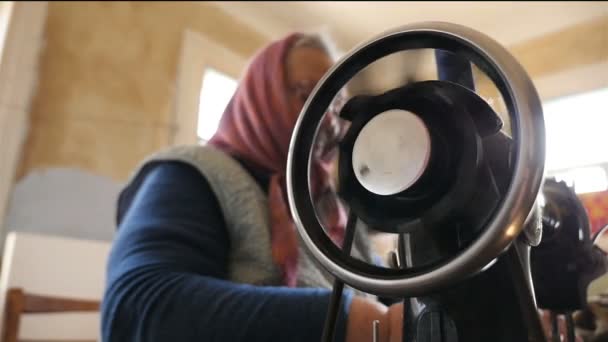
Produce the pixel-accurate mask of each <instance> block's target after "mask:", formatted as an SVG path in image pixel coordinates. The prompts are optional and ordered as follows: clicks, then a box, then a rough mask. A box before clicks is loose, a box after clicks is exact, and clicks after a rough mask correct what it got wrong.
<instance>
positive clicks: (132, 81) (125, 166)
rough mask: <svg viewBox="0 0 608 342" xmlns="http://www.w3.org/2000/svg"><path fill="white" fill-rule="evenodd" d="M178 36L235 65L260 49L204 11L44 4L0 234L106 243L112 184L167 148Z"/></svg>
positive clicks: (237, 28)
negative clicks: (218, 48)
mask: <svg viewBox="0 0 608 342" xmlns="http://www.w3.org/2000/svg"><path fill="white" fill-rule="evenodd" d="M187 29H188V30H192V31H195V32H199V33H201V34H202V35H204V36H205V37H206V38H208V39H210V40H213V41H215V42H218V43H220V44H222V45H224V46H225V47H226V48H228V49H230V50H233V51H234V52H235V53H236V54H238V55H242V56H249V55H250V54H251V53H252V52H254V51H255V50H256V49H257V48H259V47H260V46H261V45H262V44H264V43H265V42H266V39H265V38H264V37H263V36H261V35H258V34H257V33H255V31H253V30H252V29H251V28H249V27H246V26H244V25H242V24H240V23H238V22H235V21H234V20H233V19H232V18H231V17H229V16H227V15H226V14H224V13H223V12H221V11H220V10H218V9H217V8H215V7H213V6H212V5H209V4H207V3H200V2H199V3H185V2H180V3H169V2H87V3H78V2H69V3H67V2H49V6H48V18H47V22H46V27H45V34H44V39H45V43H44V45H43V49H42V55H41V57H40V65H39V67H40V74H39V84H38V89H37V90H36V92H35V95H34V99H33V103H32V106H31V112H30V130H29V133H28V137H27V140H26V143H25V147H24V151H23V155H22V157H21V161H20V166H19V170H18V182H17V184H16V185H15V186H14V188H13V192H12V196H11V198H10V202H9V205H8V212H7V219H6V221H5V222H4V223H3V225H2V226H3V227H2V232H5V231H7V230H8V231H27V232H35V233H44V234H50V235H61V236H69V237H76V238H85V239H96V240H109V239H111V238H112V236H113V233H114V231H115V225H114V217H115V203H116V197H117V194H118V191H119V189H120V188H121V187H122V184H123V183H124V181H125V180H126V179H127V177H128V175H129V174H130V173H131V172H132V171H133V169H134V168H135V166H136V165H137V164H138V163H139V162H140V161H141V160H142V159H143V158H144V157H145V156H146V155H148V154H150V153H152V152H154V151H156V150H158V149H161V148H163V147H165V146H167V145H168V144H169V141H170V137H171V135H172V131H173V127H174V124H173V122H174V116H175V112H174V98H175V95H176V94H175V82H176V74H177V70H178V65H177V63H178V60H179V54H180V51H181V44H182V38H183V33H184V31H185V30H187ZM201 77H202V75H201ZM0 250H1V246H0Z"/></svg>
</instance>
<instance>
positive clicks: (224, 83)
mask: <svg viewBox="0 0 608 342" xmlns="http://www.w3.org/2000/svg"><path fill="white" fill-rule="evenodd" d="M236 87H237V81H236V80H235V79H233V78H231V77H229V76H227V75H225V74H223V73H221V72H219V71H217V70H215V69H211V68H207V69H206V71H205V74H204V75H203V85H202V87H201V94H200V98H199V109H198V128H197V135H198V138H199V140H200V141H201V142H203V143H205V142H207V141H208V140H209V139H211V137H212V136H213V134H215V131H217V127H218V125H219V123H220V119H221V117H222V114H223V113H224V110H225V109H226V106H227V105H228V103H229V102H230V99H231V98H232V95H233V94H234V92H235V90H236Z"/></svg>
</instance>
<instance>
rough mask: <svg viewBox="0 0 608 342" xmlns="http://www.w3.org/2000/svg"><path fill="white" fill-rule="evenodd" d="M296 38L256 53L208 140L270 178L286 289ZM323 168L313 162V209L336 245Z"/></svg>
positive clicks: (340, 216)
mask: <svg viewBox="0 0 608 342" xmlns="http://www.w3.org/2000/svg"><path fill="white" fill-rule="evenodd" d="M300 37H301V35H300V34H297V33H294V34H290V35H289V36H287V37H286V38H284V39H281V40H278V41H275V42H273V43H272V44H270V45H269V46H267V47H266V48H264V49H262V50H261V51H260V52H258V54H257V55H256V56H255V57H254V58H253V60H252V62H251V63H250V65H249V67H248V69H247V70H246V72H245V74H244V76H243V78H242V79H241V81H240V83H239V86H238V88H237V90H236V92H235V94H234V96H233V97H232V99H231V101H230V103H229V104H228V106H227V108H226V110H225V111H224V114H223V116H222V119H221V121H220V124H219V128H218V130H217V133H216V134H215V135H214V136H213V137H212V138H211V140H210V141H209V143H210V144H212V145H214V146H216V147H217V148H219V149H221V150H223V151H225V152H227V153H228V154H230V155H232V156H234V157H236V158H237V159H239V160H242V161H244V162H245V163H247V165H250V166H253V167H254V168H255V169H256V170H257V171H260V172H262V173H265V174H268V175H269V176H270V184H269V189H268V204H269V210H270V220H271V244H272V257H273V259H274V261H275V263H276V264H277V265H278V266H279V267H280V269H281V270H282V272H283V280H284V284H285V285H287V286H292V287H293V286H295V285H296V280H297V260H298V241H297V235H296V231H295V225H294V222H293V219H292V217H291V214H290V211H289V207H288V203H287V198H286V195H287V192H286V184H285V172H286V166H287V154H288V148H289V141H290V139H291V134H292V132H293V128H294V126H295V123H296V120H297V118H298V115H299V113H300V111H301V109H302V106H303V105H304V104H303V103H294V102H290V97H289V87H288V83H287V75H286V69H287V67H286V59H287V54H288V52H289V50H290V48H291V47H292V46H293V44H294V43H295V42H296V41H297V40H298V39H299V38H300ZM326 131H328V130H326ZM326 140H328V139H326ZM324 166H325V165H324V163H322V160H321V158H319V159H318V160H313V170H315V174H316V175H318V177H314V178H315V179H314V181H313V183H312V193H313V196H314V197H315V198H317V199H318V203H317V209H318V210H319V214H320V217H322V221H324V223H325V227H326V230H327V231H328V233H329V235H330V237H331V238H332V239H333V240H334V241H335V242H336V243H338V244H341V243H342V239H343V235H344V227H345V221H346V215H345V214H344V209H343V208H342V206H341V205H340V203H339V202H338V200H337V197H336V195H335V193H334V192H333V191H332V185H331V184H330V182H329V181H328V179H329V177H327V174H326V168H325V167H324Z"/></svg>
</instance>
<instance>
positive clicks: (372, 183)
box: [353, 109, 431, 195]
mask: <svg viewBox="0 0 608 342" xmlns="http://www.w3.org/2000/svg"><path fill="white" fill-rule="evenodd" d="M430 155H431V137H430V135H429V131H428V129H427V127H426V125H425V124H424V122H423V121H422V120H421V119H420V118H419V117H418V116H416V115H415V114H413V113H411V112H408V111H406V110H401V109H391V110H388V111H386V112H384V113H381V114H378V115H376V116H375V117H374V118H373V119H371V120H370V121H369V122H368V123H367V124H366V125H365V126H364V127H363V129H362V130H361V132H359V136H358V137H357V139H356V140H355V145H354V147H353V170H354V171H355V176H356V177H357V180H358V181H359V182H360V183H361V185H363V187H364V188H366V189H367V190H369V191H371V192H373V193H375V194H378V195H393V194H397V193H399V192H401V191H404V190H406V189H407V188H409V187H410V186H411V185H412V184H414V183H415V182H416V181H417V180H418V179H419V178H420V176H422V174H423V172H424V170H425V168H426V166H427V164H428V162H429V157H430Z"/></svg>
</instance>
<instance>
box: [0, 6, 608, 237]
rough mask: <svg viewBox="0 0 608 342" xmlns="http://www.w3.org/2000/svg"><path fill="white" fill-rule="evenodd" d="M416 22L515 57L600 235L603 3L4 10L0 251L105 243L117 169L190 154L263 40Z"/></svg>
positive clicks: (360, 89) (400, 68)
mask: <svg viewBox="0 0 608 342" xmlns="http://www.w3.org/2000/svg"><path fill="white" fill-rule="evenodd" d="M426 20H440V21H449V22H453V23H457V24H462V25H466V26H469V27H471V28H473V29H476V30H479V31H481V32H484V33H485V34H487V35H489V36H491V37H493V38H495V39H496V40H497V41H498V42H500V43H501V44H503V45H505V46H506V47H507V48H508V49H509V50H510V51H511V52H512V53H513V54H514V55H515V57H516V58H518V60H519V61H520V62H521V64H522V65H523V66H524V67H525V68H526V70H527V71H528V72H529V73H530V75H531V77H532V78H533V80H534V82H535V84H536V86H537V88H538V91H539V93H540V95H541V98H542V100H543V101H544V110H545V120H546V127H547V169H546V173H547V175H548V176H552V177H555V178H556V179H558V180H563V181H565V182H566V183H567V184H568V185H570V186H573V187H574V189H575V191H576V192H577V193H578V195H579V196H580V198H581V201H582V202H583V204H584V205H585V207H586V209H587V212H588V216H589V219H590V221H591V230H592V232H591V234H593V233H595V232H597V231H598V230H599V229H600V228H601V227H603V226H604V225H606V224H608V191H607V190H608V149H607V148H606V146H608V141H607V140H606V128H607V127H608V116H607V115H606V113H607V110H606V103H608V3H607V2H415V1H414V2H381V1H380V2H312V1H301V2H255V3H252V2H238V1H237V2H129V1H124V2H10V1H5V2H0V49H1V54H0V239H1V241H0V246H4V240H5V236H6V235H7V234H8V232H29V233H36V234H46V235H54V236H62V237H67V238H78V239H84V240H100V241H105V242H108V241H111V240H112V238H113V235H114V231H115V223H114V220H115V217H114V216H115V213H114V210H115V200H116V196H117V194H118V192H119V190H120V189H121V186H122V184H124V183H125V182H126V180H127V179H128V177H129V176H130V173H131V172H132V170H134V168H135V167H136V166H137V165H138V163H140V162H141V161H142V159H143V158H144V157H146V156H147V155H149V154H150V153H152V152H154V151H157V150H159V149H162V148H165V147H168V146H171V145H175V144H195V143H205V142H206V141H207V140H208V139H209V138H210V137H211V136H212V135H213V133H214V132H215V128H216V127H217V124H218V121H219V119H220V118H221V114H222V112H223V109H224V108H225V106H226V104H227V103H228V101H229V100H230V98H231V96H232V93H233V92H234V90H235V88H236V87H237V84H238V78H239V75H240V72H241V70H243V68H244V67H245V65H246V64H247V61H248V59H249V58H250V57H251V55H252V54H253V53H254V52H255V51H256V50H257V49H258V48H260V47H262V46H263V45H265V44H266V43H268V42H269V41H270V40H272V39H275V38H278V37H281V36H283V35H285V34H286V33H288V32H291V31H306V32H318V33H320V34H321V35H322V36H324V37H326V38H328V40H331V41H333V43H334V48H335V53H336V54H338V55H340V54H343V53H345V52H346V51H348V50H350V49H351V48H353V47H354V46H356V45H357V44H360V43H362V42H363V41H365V40H367V39H370V38H371V37H373V36H375V35H378V34H379V33H381V32H383V31H386V30H389V29H392V28H395V27H398V26H400V25H403V24H406V23H411V22H419V21H426ZM474 70H475V79H476V85H477V88H478V91H479V93H480V94H482V95H483V96H484V98H486V100H487V101H488V103H489V104H490V105H491V106H492V107H493V108H494V109H495V110H496V111H497V112H498V113H499V114H503V118H504V114H505V113H506V109H505V108H504V105H503V104H502V99H501V98H500V96H499V95H498V93H497V90H496V89H495V88H493V87H492V86H491V82H489V80H488V78H487V76H486V75H484V74H483V72H481V71H480V70H478V69H474ZM435 77H436V69H435V60H434V54H433V51H431V50H421V51H418V52H406V53H399V54H395V55H392V56H388V57H386V58H384V59H382V60H381V61H378V62H377V63H375V64H373V65H372V66H370V67H368V68H367V69H366V70H365V71H364V72H363V73H361V75H360V76H358V77H357V78H356V79H353V80H352V81H351V82H350V84H349V90H350V91H351V93H353V94H357V93H379V92H382V91H384V90H387V89H391V88H393V87H395V86H397V85H401V84H403V83H407V82H412V81H420V80H425V79H434V78H435ZM509 127H510V123H509V122H508V121H506V122H505V131H506V132H508V131H509ZM381 245H383V246H385V247H383V248H387V247H386V246H389V245H390V242H387V241H384V242H383V243H382V244H381ZM0 248H2V247H0Z"/></svg>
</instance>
